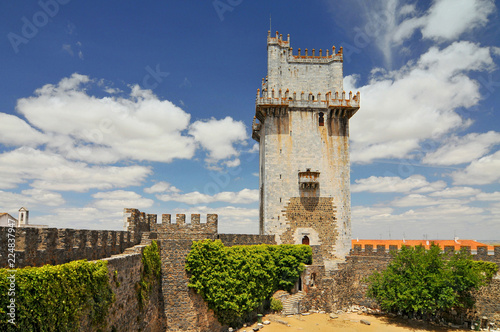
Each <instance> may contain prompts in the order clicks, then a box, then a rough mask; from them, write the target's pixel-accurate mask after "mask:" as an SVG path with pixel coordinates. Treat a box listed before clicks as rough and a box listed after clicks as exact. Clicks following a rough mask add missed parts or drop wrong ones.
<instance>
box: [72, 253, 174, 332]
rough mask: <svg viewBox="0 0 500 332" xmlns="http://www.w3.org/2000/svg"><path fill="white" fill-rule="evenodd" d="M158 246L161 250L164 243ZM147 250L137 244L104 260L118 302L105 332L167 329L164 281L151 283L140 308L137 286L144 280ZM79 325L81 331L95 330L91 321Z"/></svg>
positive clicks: (110, 312)
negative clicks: (143, 262) (162, 282)
mask: <svg viewBox="0 0 500 332" xmlns="http://www.w3.org/2000/svg"><path fill="white" fill-rule="evenodd" d="M159 245H160V248H161V243H160V244H159ZM145 247H146V246H145V245H137V246H135V247H132V248H129V249H127V250H125V252H124V253H123V254H119V255H114V256H111V257H109V258H105V259H103V260H106V261H107V262H108V271H109V272H108V277H109V283H110V285H111V288H112V290H113V292H114V293H115V302H114V303H113V304H112V305H111V307H110V309H109V314H108V316H107V317H106V322H107V328H106V331H116V332H128V331H144V332H156V331H165V329H166V320H165V316H164V305H163V297H162V293H161V282H159V281H158V282H156V283H153V284H152V288H151V292H150V293H149V298H148V300H147V301H146V302H145V304H144V306H143V308H142V309H140V308H139V301H138V295H137V285H138V283H139V282H140V281H141V274H142V271H143V264H142V260H141V256H142V252H143V250H144V248H145ZM115 271H116V272H115ZM80 323H81V326H80V331H93V329H92V327H91V326H90V321H89V320H88V318H86V319H83V320H82V321H81V322H80Z"/></svg>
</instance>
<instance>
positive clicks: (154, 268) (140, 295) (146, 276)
mask: <svg viewBox="0 0 500 332" xmlns="http://www.w3.org/2000/svg"><path fill="white" fill-rule="evenodd" d="M141 260H142V266H143V269H142V274H141V280H140V281H139V282H138V284H137V299H138V301H139V308H140V309H141V310H142V309H143V308H144V305H145V304H146V301H147V300H148V299H149V294H150V293H151V289H152V285H153V283H154V282H155V281H159V278H160V275H161V258H160V248H159V247H158V243H157V242H156V241H154V240H153V241H152V242H151V244H150V245H149V246H147V247H145V248H144V250H143V252H142V257H141Z"/></svg>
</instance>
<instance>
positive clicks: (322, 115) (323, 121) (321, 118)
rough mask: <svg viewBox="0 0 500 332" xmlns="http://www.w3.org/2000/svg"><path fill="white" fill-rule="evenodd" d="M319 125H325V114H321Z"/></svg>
mask: <svg viewBox="0 0 500 332" xmlns="http://www.w3.org/2000/svg"><path fill="white" fill-rule="evenodd" d="M318 124H319V126H320V127H322V126H324V125H325V115H324V114H323V112H320V113H319V123H318Z"/></svg>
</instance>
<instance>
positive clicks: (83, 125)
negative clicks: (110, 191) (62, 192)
mask: <svg viewBox="0 0 500 332" xmlns="http://www.w3.org/2000/svg"><path fill="white" fill-rule="evenodd" d="M90 83H92V81H91V80H90V79H89V77H88V76H85V75H79V74H73V75H72V76H71V77H69V78H64V79H62V80H61V81H60V82H59V83H58V84H57V85H52V84H47V85H45V86H43V87H42V88H40V89H38V90H36V91H35V94H36V95H35V96H33V97H30V98H23V99H19V100H18V104H17V109H18V111H19V112H20V113H21V114H23V115H24V116H25V117H26V119H27V120H28V121H29V122H30V123H31V124H32V125H33V126H35V127H37V128H40V129H41V130H42V131H44V132H45V133H50V134H52V135H54V136H58V135H60V136H65V137H68V138H70V140H68V141H67V142H69V144H65V145H63V146H61V145H60V144H58V142H55V143H53V144H49V147H51V148H54V149H56V150H57V151H59V152H62V153H65V154H66V155H67V156H68V157H69V158H74V159H79V160H87V159H88V158H91V160H90V161H91V162H98V161H99V160H98V158H96V157H95V156H96V155H97V156H101V157H103V159H102V162H116V161H118V160H121V159H135V160H151V161H163V162H169V161H171V160H172V159H174V158H191V157H192V156H193V155H194V150H195V143H194V140H193V139H192V138H190V137H186V136H183V135H182V134H181V131H183V130H185V129H187V126H188V124H189V119H190V115H189V114H187V113H186V112H184V111H183V110H182V109H180V108H178V107H177V106H175V105H174V104H172V103H171V102H169V101H166V100H164V101H162V100H159V99H158V98H157V97H156V96H155V95H154V94H153V93H152V92H151V91H150V90H142V89H141V88H139V87H138V86H133V87H132V90H131V92H130V96H129V97H128V98H120V97H115V96H113V97H103V98H97V97H94V96H91V95H89V94H87V92H86V90H85V87H84V85H85V84H90ZM81 150H83V151H87V153H78V151H81ZM75 151H76V153H75ZM96 153H97V154H96Z"/></svg>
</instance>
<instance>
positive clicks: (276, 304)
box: [271, 297, 283, 311]
mask: <svg viewBox="0 0 500 332" xmlns="http://www.w3.org/2000/svg"><path fill="white" fill-rule="evenodd" d="M271 310H272V311H281V310H283V303H281V301H280V300H278V299H275V298H274V297H272V298H271Z"/></svg>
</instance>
